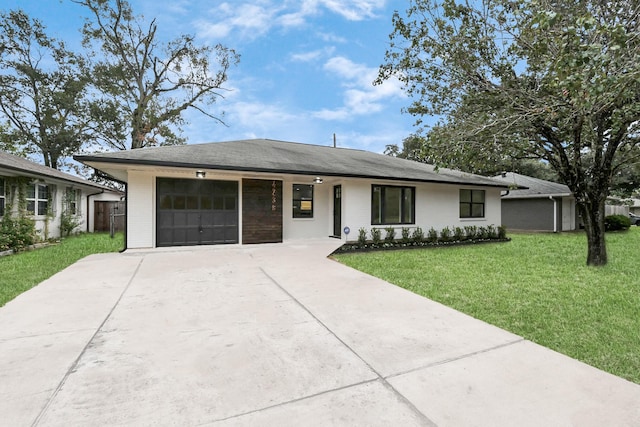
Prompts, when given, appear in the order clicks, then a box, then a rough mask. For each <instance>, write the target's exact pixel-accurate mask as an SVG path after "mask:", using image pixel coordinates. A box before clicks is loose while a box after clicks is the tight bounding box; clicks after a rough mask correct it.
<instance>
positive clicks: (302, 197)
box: [293, 184, 313, 218]
mask: <svg viewBox="0 0 640 427" xmlns="http://www.w3.org/2000/svg"><path fill="white" fill-rule="evenodd" d="M293 217H294V218H313V185H307V184H293Z"/></svg>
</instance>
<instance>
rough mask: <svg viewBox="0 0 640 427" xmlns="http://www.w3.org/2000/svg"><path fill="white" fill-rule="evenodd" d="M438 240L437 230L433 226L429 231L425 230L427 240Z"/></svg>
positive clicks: (432, 241) (433, 241) (431, 241)
mask: <svg viewBox="0 0 640 427" xmlns="http://www.w3.org/2000/svg"><path fill="white" fill-rule="evenodd" d="M437 241H438V232H437V231H436V229H435V228H433V227H431V228H430V229H429V231H427V242H429V243H435V242H437Z"/></svg>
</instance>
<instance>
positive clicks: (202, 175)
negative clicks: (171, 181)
mask: <svg viewBox="0 0 640 427" xmlns="http://www.w3.org/2000/svg"><path fill="white" fill-rule="evenodd" d="M205 176H207V173H206V172H205V171H196V178H204V177H205Z"/></svg>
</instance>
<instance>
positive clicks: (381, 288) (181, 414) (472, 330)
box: [0, 239, 640, 426]
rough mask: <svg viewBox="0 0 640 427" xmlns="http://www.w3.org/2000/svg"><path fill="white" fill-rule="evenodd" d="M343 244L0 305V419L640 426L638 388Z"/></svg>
mask: <svg viewBox="0 0 640 427" xmlns="http://www.w3.org/2000/svg"><path fill="white" fill-rule="evenodd" d="M339 244H340V242H339V241H335V240H330V239H327V240H317V241H311V242H304V243H285V244H278V245H258V246H246V247H240V246H234V247H203V248H194V249H185V250H182V249H180V250H166V251H162V250H153V251H148V252H127V253H126V254H106V255H94V256H90V257H88V258H85V259H83V260H81V261H80V262H78V263H76V264H74V265H73V266H71V267H69V268H68V269H66V270H64V271H62V272H61V273H59V274H57V275H56V276H54V277H52V278H51V279H49V280H47V281H45V282H43V283H42V284H40V285H39V286H37V287H36V288H34V289H32V290H30V291H28V292H26V293H24V294H23V295H21V296H19V297H18V298H16V299H15V300H14V301H11V302H10V303H8V304H7V305H6V306H5V307H3V308H0V425H3V426H29V425H34V426H86V425H135V426H139V425H190V426H196V425H209V426H236V425H247V426H254V425H257V426H272V425H273V426H301V425H347V426H357V425H361V426H376V425H379V426H390V425H394V426H395V425H402V426H411V425H438V426H542V425H544V426H602V425H615V426H638V425H640V386H638V385H636V384H633V383H630V382H628V381H625V380H622V379H620V378H618V377H615V376H612V375H609V374H607V373H604V372H602V371H599V370H597V369H595V368H592V367H589V366H587V365H584V364H582V363H579V362H577V361H575V360H573V359H570V358H568V357H565V356H562V355H560V354H558V353H555V352H552V351H550V350H548V349H545V348H543V347H540V346H538V345H535V344H533V343H531V342H528V341H525V340H523V339H522V338H520V337H518V336H516V335H513V334H511V333H508V332H505V331H503V330H501V329H498V328H495V327H493V326H490V325H487V324H485V323H483V322H480V321H478V320H475V319H472V318H470V317H468V316H466V315H463V314H461V313H459V312H456V311H454V310H451V309H449V308H446V307H444V306H442V305H440V304H437V303H435V302H432V301H430V300H427V299H425V298H422V297H419V296H417V295H414V294H412V293H410V292H408V291H405V290H403V289H400V288H398V287H395V286H393V285H390V284H388V283H386V282H383V281H381V280H378V279H376V278H372V277H370V276H367V275H365V274H362V273H359V272H357V271H354V270H352V269H350V268H348V267H345V266H342V265H341V264H339V263H337V262H335V261H332V260H330V259H327V258H326V255H327V254H329V253H330V252H331V251H332V250H333V249H334V248H335V247H337V246H338V245H339ZM425 280H427V279H425Z"/></svg>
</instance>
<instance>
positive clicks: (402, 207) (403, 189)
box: [371, 184, 416, 225]
mask: <svg viewBox="0 0 640 427" xmlns="http://www.w3.org/2000/svg"><path fill="white" fill-rule="evenodd" d="M376 188H379V189H380V206H379V212H376V210H375V209H374V203H375V197H376ZM388 188H392V189H399V190H400V201H401V202H400V209H399V210H400V212H399V217H400V222H395V221H388V220H387V218H386V215H385V214H386V212H385V210H386V203H387V200H386V191H387V189H388ZM408 190H410V191H411V199H410V202H411V206H410V207H409V212H407V211H406V206H405V203H404V201H405V200H406V197H407V194H406V192H407V191H408ZM378 213H379V214H380V215H378ZM407 214H408V215H409V220H405V219H404V218H406V216H407ZM378 216H379V217H380V221H379V222H378V221H377V219H378ZM415 223H416V187H412V186H408V185H386V184H371V225H414V224H415Z"/></svg>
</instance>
